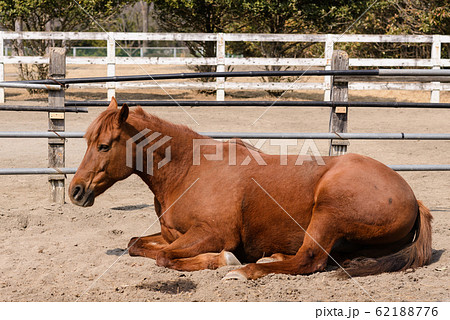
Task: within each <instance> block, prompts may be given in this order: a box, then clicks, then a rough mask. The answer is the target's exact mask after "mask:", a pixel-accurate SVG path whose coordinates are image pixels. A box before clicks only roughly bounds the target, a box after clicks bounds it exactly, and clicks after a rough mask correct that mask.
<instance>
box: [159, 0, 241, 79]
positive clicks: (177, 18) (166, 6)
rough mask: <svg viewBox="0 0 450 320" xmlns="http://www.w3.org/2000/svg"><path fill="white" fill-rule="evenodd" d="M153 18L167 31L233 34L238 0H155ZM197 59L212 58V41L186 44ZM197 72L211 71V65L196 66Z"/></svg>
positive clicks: (237, 17) (214, 47) (213, 46)
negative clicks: (232, 26) (232, 27)
mask: <svg viewBox="0 0 450 320" xmlns="http://www.w3.org/2000/svg"><path fill="white" fill-rule="evenodd" d="M151 2H153V3H154V5H155V19H156V20H157V22H158V25H159V28H160V29H161V30H162V31H166V32H192V33H197V32H198V33H218V32H232V31H233V29H231V28H230V26H231V25H232V24H233V22H234V21H235V20H237V19H239V17H240V16H239V10H238V8H239V2H240V1H238V0H155V1H151ZM186 46H187V47H188V48H189V51H190V52H191V54H192V55H194V56H196V57H214V56H215V55H216V44H215V43H214V42H211V41H187V42H186ZM194 69H195V70H197V71H214V70H215V69H214V67H212V66H196V67H194Z"/></svg>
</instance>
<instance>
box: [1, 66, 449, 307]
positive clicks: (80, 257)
mask: <svg viewBox="0 0 450 320" xmlns="http://www.w3.org/2000/svg"><path fill="white" fill-rule="evenodd" d="M126 71H127V70H125V69H119V72H118V74H120V72H123V73H124V74H125V73H126ZM164 71H165V72H167V70H164ZM172 71H177V70H172ZM9 72H10V75H12V74H13V70H12V69H11V70H9ZM153 72H155V73H162V72H161V70H157V71H153ZM83 73H84V75H86V70H84V71H83V70H81V69H79V68H72V69H70V70H69V74H68V76H82V75H83ZM136 73H139V72H136ZM99 75H101V74H99ZM11 77H12V76H11ZM169 93H170V94H171V95H172V96H173V97H174V98H175V99H195V100H208V99H210V100H213V99H214V96H208V95H203V94H200V93H198V92H197V93H196V92H181V91H176V90H169ZM105 96H106V95H105V92H104V91H90V92H87V91H80V90H78V91H77V90H74V89H69V90H68V91H67V99H69V100H74V99H75V100H80V99H105ZM117 96H118V98H120V99H135V100H138V99H167V97H166V96H165V93H164V92H163V91H161V90H139V91H135V92H130V91H126V92H125V91H118V93H117ZM227 99H235V100H242V99H258V100H263V99H270V97H269V96H267V95H266V94H264V93H262V92H230V93H227ZM283 99H305V100H307V99H314V100H321V99H323V96H322V93H321V92H315V91H307V92H295V93H287V94H285V96H284V97H283ZM7 100H8V102H9V103H14V104H31V105H33V104H36V103H39V104H42V105H44V104H45V100H46V96H44V95H42V96H32V97H31V96H29V95H28V94H27V93H26V91H24V90H7ZM350 100H353V101H357V100H359V101H416V102H421V101H422V102H428V101H429V93H426V92H405V91H398V92H396V91H379V92H351V93H350ZM441 101H442V102H450V95H449V94H447V93H442V95H441ZM146 110H147V111H149V112H150V111H151V112H153V113H154V114H156V115H158V116H160V117H162V118H165V119H168V120H170V121H173V122H176V123H184V124H186V125H189V126H190V127H192V128H193V129H194V130H197V131H223V132H227V131H228V132H232V131H234V132H237V131H241V132H243V131H247V132H326V131H327V130H328V118H329V110H328V109H327V108H291V109H289V108H279V107H276V108H272V109H270V110H269V111H268V112H267V113H266V114H265V115H264V116H263V117H262V118H261V119H260V120H259V121H258V122H257V123H256V124H255V125H252V123H253V122H254V120H255V119H257V118H258V117H259V116H260V115H261V113H262V112H263V109H261V108H186V109H185V111H186V112H187V113H189V114H190V115H191V116H192V117H193V118H194V119H195V120H196V121H197V122H198V123H199V125H196V124H195V123H194V122H193V120H192V119H191V118H190V116H188V115H187V113H186V112H185V111H183V110H181V109H180V108H152V109H150V108H147V109H146ZM101 111H102V110H101V109H99V108H95V109H90V112H89V113H88V114H68V115H67V116H66V130H67V131H84V130H85V129H86V128H87V126H88V125H89V124H90V122H91V121H92V120H93V119H94V118H95V117H96V116H97V115H98V114H99V113H100V112H101ZM449 125H450V110H414V109H411V110H406V109H384V110H383V109H365V110H364V109H352V110H350V115H349V132H411V133H419V132H423V133H448V128H449ZM0 128H1V131H46V130H47V115H46V114H45V113H37V112H33V113H20V112H1V113H0ZM316 144H317V146H318V148H319V150H320V152H321V153H322V154H327V148H328V142H327V141H320V140H317V141H316ZM301 146H302V141H299V142H298V146H293V147H292V148H291V147H290V149H289V151H290V153H298V152H299V150H300V148H301ZM262 149H263V150H264V151H267V152H269V153H275V152H277V151H278V149H277V147H274V146H270V145H269V143H266V144H265V145H264V146H263V148H262ZM449 149H450V141H404V142H400V141H352V142H351V145H350V147H349V151H350V152H356V153H361V154H364V155H368V156H371V157H374V158H376V159H378V160H380V161H382V162H384V163H386V164H448V163H449V156H450V153H449ZM46 150H47V141H46V139H0V167H2V168H12V167H46V166H47V151H46ZM84 151H85V142H84V141H83V140H82V139H69V140H68V142H67V145H66V166H67V167H76V166H77V165H78V164H79V162H80V161H81V159H82V157H83V154H84ZM401 175H402V176H403V177H404V178H405V179H406V180H407V181H408V183H409V184H410V185H411V186H412V188H413V190H414V191H415V193H416V197H417V198H418V199H421V200H422V201H423V202H424V203H425V204H426V205H427V206H428V207H429V208H431V210H432V214H433V215H434V221H433V258H432V263H431V264H430V265H428V266H426V267H423V268H419V269H417V270H407V271H405V272H396V273H391V274H382V275H377V276H369V277H363V278H357V279H354V280H352V279H350V280H339V279H337V278H336V277H335V274H336V271H335V268H334V267H330V268H328V269H327V270H326V271H325V272H320V273H315V274H312V275H308V276H290V275H269V276H266V277H264V278H261V279H258V280H256V281H246V282H241V281H221V278H222V277H223V276H224V275H225V274H226V273H227V272H228V271H229V270H231V269H233V268H232V267H224V268H220V269H218V270H204V271H198V272H178V271H174V270H170V269H165V268H161V267H157V266H156V265H155V262H154V261H153V260H150V259H146V258H136V257H130V256H128V255H123V256H122V253H123V250H124V249H125V247H126V245H127V243H128V241H129V239H130V238H131V237H134V236H139V235H143V234H151V233H155V232H158V231H159V224H158V222H157V220H156V215H155V212H154V208H153V195H152V193H151V191H150V190H148V189H147V187H146V186H145V185H144V183H143V182H142V181H140V180H139V178H137V177H134V176H133V177H130V178H129V179H127V180H125V181H122V182H119V183H117V184H116V185H114V186H113V187H112V188H111V189H110V190H109V191H107V192H106V193H105V194H104V195H102V196H100V197H99V198H98V199H97V200H96V203H95V204H94V206H93V207H90V208H80V207H76V206H74V205H72V204H71V203H66V204H64V205H55V204H51V203H50V202H49V200H48V197H49V190H48V182H47V177H46V176H0V256H1V259H0V274H1V276H0V300H1V301H77V300H78V301H372V300H375V301H449V300H450V277H449V267H450V253H449V249H450V245H449V244H450V193H449V190H450V172H409V173H401ZM70 180H71V175H69V176H68V179H67V182H66V183H67V184H68V183H70Z"/></svg>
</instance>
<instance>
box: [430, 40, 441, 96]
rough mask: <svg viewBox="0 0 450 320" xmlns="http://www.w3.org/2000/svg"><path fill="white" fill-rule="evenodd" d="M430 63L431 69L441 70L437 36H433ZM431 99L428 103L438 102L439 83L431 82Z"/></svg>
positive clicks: (439, 47) (439, 45)
mask: <svg viewBox="0 0 450 320" xmlns="http://www.w3.org/2000/svg"><path fill="white" fill-rule="evenodd" d="M431 62H432V63H433V69H440V68H441V37H440V35H438V34H435V35H433V44H432V47H431ZM431 86H432V89H431V97H430V102H437V103H438V102H439V98H440V91H441V83H440V82H431Z"/></svg>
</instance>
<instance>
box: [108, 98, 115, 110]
mask: <svg viewBox="0 0 450 320" xmlns="http://www.w3.org/2000/svg"><path fill="white" fill-rule="evenodd" d="M109 109H117V100H116V98H114V97H112V99H111V102H110V103H109V106H108V110H109Z"/></svg>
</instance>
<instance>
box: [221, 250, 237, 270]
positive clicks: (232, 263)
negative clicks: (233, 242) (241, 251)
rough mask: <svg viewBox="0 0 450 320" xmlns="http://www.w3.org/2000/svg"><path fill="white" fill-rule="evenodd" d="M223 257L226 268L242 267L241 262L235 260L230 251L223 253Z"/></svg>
mask: <svg viewBox="0 0 450 320" xmlns="http://www.w3.org/2000/svg"><path fill="white" fill-rule="evenodd" d="M222 254H223V257H224V259H225V265H226V266H240V265H242V264H241V262H240V261H239V260H238V258H236V256H235V255H234V254H233V253H231V252H230V251H224V252H223V253H222Z"/></svg>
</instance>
